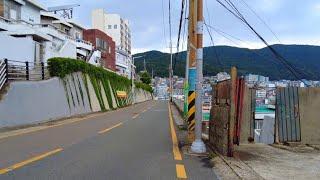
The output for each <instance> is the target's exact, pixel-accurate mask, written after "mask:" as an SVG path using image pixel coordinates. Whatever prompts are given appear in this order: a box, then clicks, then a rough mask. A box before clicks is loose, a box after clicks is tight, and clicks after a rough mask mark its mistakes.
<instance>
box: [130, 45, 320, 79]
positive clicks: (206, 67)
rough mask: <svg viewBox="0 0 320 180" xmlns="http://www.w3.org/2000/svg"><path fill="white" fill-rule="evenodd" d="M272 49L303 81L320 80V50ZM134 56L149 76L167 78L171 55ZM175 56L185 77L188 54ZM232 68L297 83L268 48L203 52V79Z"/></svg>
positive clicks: (177, 69) (179, 72) (176, 71)
mask: <svg viewBox="0 0 320 180" xmlns="http://www.w3.org/2000/svg"><path fill="white" fill-rule="evenodd" d="M272 47H273V48H274V49H275V50H276V51H277V52H279V54H281V55H282V56H283V57H284V58H285V59H286V60H287V61H288V62H289V63H290V64H291V65H293V66H294V67H296V68H297V69H298V71H299V72H300V74H301V76H302V78H303V79H309V80H320V59H319V57H320V46H310V45H272ZM134 56H145V60H146V67H147V70H148V72H151V71H152V69H153V71H154V75H155V76H160V77H167V76H168V65H169V62H170V54H168V53H162V52H160V51H148V52H144V53H139V54H136V55H134ZM175 56H176V63H174V64H175V69H174V74H175V75H178V76H184V73H185V59H186V52H185V51H184V52H181V53H179V54H178V55H177V54H175V55H174V57H175ZM174 59H175V58H174ZM135 61H136V62H135V64H136V66H137V70H138V71H141V70H143V58H140V59H136V60H135ZM231 66H236V67H237V68H238V72H239V74H240V75H245V74H249V73H251V74H260V75H264V76H268V77H270V79H273V80H279V79H290V80H293V79H296V78H295V77H294V76H293V75H292V73H290V71H289V70H288V69H287V68H285V66H284V65H283V64H281V63H280V61H279V60H278V59H277V58H275V56H274V55H273V54H272V53H271V51H270V50H269V49H268V48H262V49H254V50H253V49H247V48H238V47H231V46H215V47H213V46H211V47H205V48H204V61H203V74H204V76H212V75H216V74H217V73H218V72H222V71H226V72H229V69H230V67H231Z"/></svg>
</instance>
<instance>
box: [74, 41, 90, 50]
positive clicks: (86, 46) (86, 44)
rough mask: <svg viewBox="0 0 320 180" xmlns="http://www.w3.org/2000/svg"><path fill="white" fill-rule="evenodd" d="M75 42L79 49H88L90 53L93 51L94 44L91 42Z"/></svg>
mask: <svg viewBox="0 0 320 180" xmlns="http://www.w3.org/2000/svg"><path fill="white" fill-rule="evenodd" d="M75 41H76V45H77V48H81V49H86V50H88V51H91V50H92V49H93V46H92V43H90V42H89V41H85V40H82V39H77V40H75Z"/></svg>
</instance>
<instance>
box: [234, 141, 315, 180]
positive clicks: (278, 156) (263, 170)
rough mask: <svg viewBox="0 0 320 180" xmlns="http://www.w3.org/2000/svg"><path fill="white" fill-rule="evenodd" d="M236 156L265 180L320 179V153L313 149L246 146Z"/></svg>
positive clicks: (239, 148) (304, 147) (241, 146)
mask: <svg viewBox="0 0 320 180" xmlns="http://www.w3.org/2000/svg"><path fill="white" fill-rule="evenodd" d="M285 149H287V150H285ZM234 156H235V157H234V158H235V159H238V160H240V161H242V162H244V163H245V164H246V165H248V166H249V167H250V168H251V169H252V170H254V171H255V172H256V173H257V174H259V175H260V176H261V177H262V178H264V179H270V180H271V179H308V180H311V179H315V180H316V179H320V151H318V150H316V149H314V148H312V147H307V146H299V147H288V146H281V145H278V146H277V147H272V146H270V145H266V144H246V145H240V146H239V147H236V151H235V153H234Z"/></svg>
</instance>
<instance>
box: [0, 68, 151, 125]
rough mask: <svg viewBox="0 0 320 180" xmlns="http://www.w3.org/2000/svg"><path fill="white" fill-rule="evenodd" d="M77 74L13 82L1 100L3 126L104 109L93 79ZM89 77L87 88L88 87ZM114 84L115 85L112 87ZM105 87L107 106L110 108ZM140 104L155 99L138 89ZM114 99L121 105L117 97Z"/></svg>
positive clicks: (1, 123) (54, 118) (104, 94)
mask: <svg viewBox="0 0 320 180" xmlns="http://www.w3.org/2000/svg"><path fill="white" fill-rule="evenodd" d="M85 76H87V75H83V74H82V73H73V74H72V75H68V76H67V77H65V78H64V79H60V78H52V79H49V80H45V81H35V82H32V81H25V82H13V83H11V84H10V85H9V88H8V92H7V93H6V94H5V95H3V96H2V98H1V100H0V128H4V127H13V126H20V125H30V124H35V123H40V122H47V121H50V120H56V119H60V118H65V117H71V116H75V115H81V114H87V113H91V112H98V111H101V107H100V104H99V101H98V98H97V95H96V93H95V91H94V88H93V85H92V83H91V81H90V78H89V77H88V76H87V78H85ZM86 79H87V87H86ZM110 87H111V86H110ZM101 89H102V92H101V93H102V96H103V97H102V98H103V101H104V104H105V107H106V109H107V110H108V109H110V107H109V105H108V103H107V100H108V99H107V96H106V93H105V92H104V90H103V88H101ZM135 99H136V103H138V102H143V101H146V100H150V99H152V96H151V94H150V93H147V92H144V91H143V90H141V89H136V94H135ZM112 102H113V105H114V107H113V108H117V104H116V97H115V96H114V94H113V95H112Z"/></svg>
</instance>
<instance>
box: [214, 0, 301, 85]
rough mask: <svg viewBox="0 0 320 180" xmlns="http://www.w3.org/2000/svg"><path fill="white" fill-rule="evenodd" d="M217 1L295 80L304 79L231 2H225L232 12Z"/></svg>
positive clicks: (226, 0) (227, 0)
mask: <svg viewBox="0 0 320 180" xmlns="http://www.w3.org/2000/svg"><path fill="white" fill-rule="evenodd" d="M216 1H217V2H218V3H219V4H220V5H221V6H222V7H224V8H225V9H226V10H227V11H229V12H230V13H231V14H232V15H234V16H235V17H236V18H237V19H239V20H240V21H242V22H243V23H244V24H245V25H246V26H247V27H248V28H249V29H250V30H251V31H252V32H253V33H254V34H255V35H256V36H257V37H258V39H260V40H261V41H262V42H263V43H264V44H265V45H266V47H267V48H268V49H269V50H270V51H271V52H272V54H273V55H274V56H275V57H276V58H277V59H278V60H279V61H280V62H281V64H282V65H284V66H285V67H286V68H287V69H288V70H289V71H290V72H291V73H292V75H293V76H294V77H295V78H297V79H302V73H301V72H299V71H298V70H297V69H296V68H295V67H294V66H293V65H292V64H290V63H289V62H288V61H287V60H286V59H285V58H284V57H283V56H281V55H280V53H278V52H277V51H276V50H275V49H274V48H273V47H271V46H270V45H269V43H268V42H267V41H266V40H265V39H264V38H263V37H262V36H261V35H260V34H259V33H258V32H257V31H256V30H255V29H254V28H253V27H252V26H251V25H250V24H249V22H248V21H247V20H246V19H245V17H244V16H243V15H242V14H241V12H240V11H239V10H238V9H237V7H236V6H235V5H234V4H233V3H232V2H231V0H224V1H225V2H226V3H227V4H228V5H229V7H230V8H231V9H232V10H231V9H230V8H229V7H228V6H227V5H225V4H224V3H223V2H221V1H220V0H216Z"/></svg>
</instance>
